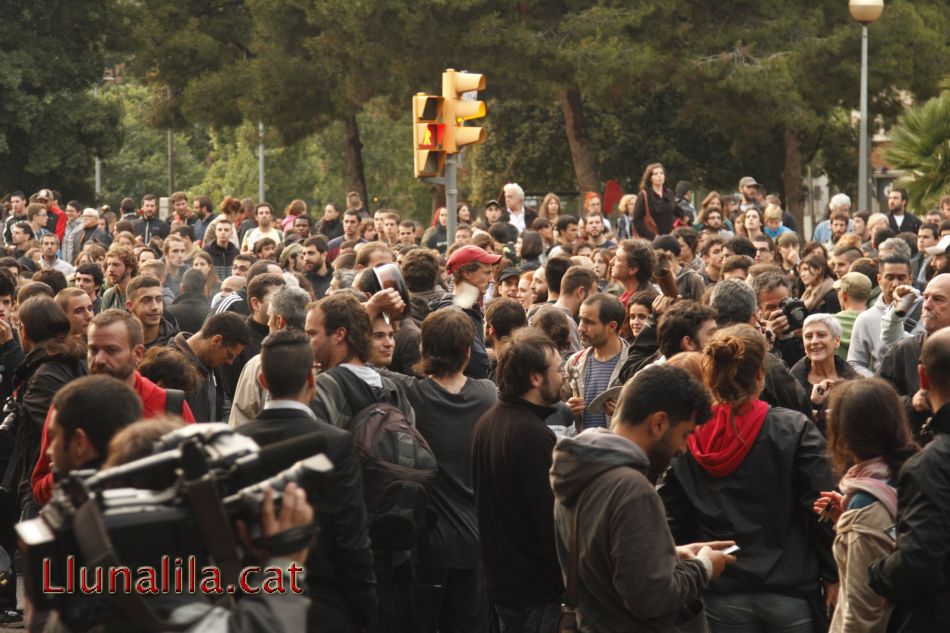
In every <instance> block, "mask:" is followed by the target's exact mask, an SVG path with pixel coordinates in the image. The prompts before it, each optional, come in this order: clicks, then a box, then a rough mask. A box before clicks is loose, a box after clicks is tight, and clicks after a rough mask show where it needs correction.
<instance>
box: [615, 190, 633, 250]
mask: <svg viewBox="0 0 950 633" xmlns="http://www.w3.org/2000/svg"><path fill="white" fill-rule="evenodd" d="M636 206H637V196H636V195H635V194H632V193H628V194H627V195H625V196H624V197H622V198H620V203H619V204H618V205H617V212H618V213H619V215H618V216H617V242H618V243H619V242H620V241H621V240H629V239H630V237H631V233H632V228H631V227H632V225H633V209H634V207H636Z"/></svg>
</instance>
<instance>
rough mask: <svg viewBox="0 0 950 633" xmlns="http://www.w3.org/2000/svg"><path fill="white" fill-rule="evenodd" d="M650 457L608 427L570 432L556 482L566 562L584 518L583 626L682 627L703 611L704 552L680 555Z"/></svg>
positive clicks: (602, 629) (557, 461) (609, 630)
mask: <svg viewBox="0 0 950 633" xmlns="http://www.w3.org/2000/svg"><path fill="white" fill-rule="evenodd" d="M649 467H650V461H649V459H648V458H647V455H646V453H644V451H643V450H642V449H641V448H640V447H639V446H637V445H636V444H634V443H633V442H631V441H630V440H628V439H626V438H624V437H621V436H619V435H616V434H614V433H611V432H610V431H607V430H606V429H588V430H587V431H584V432H583V433H581V434H580V435H578V436H577V437H574V438H563V439H561V440H560V441H559V442H558V443H557V446H556V448H555V450H554V463H553V466H552V467H551V484H552V487H553V488H554V497H555V504H554V524H555V541H556V546H557V553H558V559H559V560H560V563H561V568H562V570H564V571H565V573H566V571H567V569H568V565H569V562H570V558H571V556H570V549H571V531H572V527H573V522H574V514H575V512H577V511H579V512H580V515H579V517H578V521H577V547H578V568H577V583H576V584H577V599H578V606H577V611H578V624H579V626H580V629H581V630H582V631H597V632H598V633H614V632H616V633H621V632H624V633H630V632H635V631H651V632H655V631H676V630H677V626H676V624H677V623H678V622H684V621H686V620H688V619H690V618H692V617H695V616H696V615H699V614H701V612H702V605H701V603H700V601H699V599H700V596H701V595H702V592H703V589H704V587H705V586H706V583H707V576H706V570H705V568H704V565H703V563H702V562H701V561H700V560H699V559H690V560H677V559H676V549H675V546H674V543H673V536H672V534H671V533H670V530H669V528H668V527H667V523H666V514H665V510H664V508H663V502H662V501H661V500H660V497H659V495H658V494H657V493H656V490H655V488H654V487H653V484H651V483H650V481H649V479H647V472H648V470H649Z"/></svg>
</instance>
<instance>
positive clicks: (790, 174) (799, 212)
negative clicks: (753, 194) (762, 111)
mask: <svg viewBox="0 0 950 633" xmlns="http://www.w3.org/2000/svg"><path fill="white" fill-rule="evenodd" d="M804 182H805V176H804V174H803V167H802V135H801V132H799V131H798V130H795V129H792V128H786V129H785V169H783V170H782V183H783V184H784V186H785V206H786V207H788V212H789V213H791V214H792V215H793V216H795V221H796V222H798V228H799V232H804V230H805V221H804V206H803V202H804V196H803V195H802V186H803V184H804Z"/></svg>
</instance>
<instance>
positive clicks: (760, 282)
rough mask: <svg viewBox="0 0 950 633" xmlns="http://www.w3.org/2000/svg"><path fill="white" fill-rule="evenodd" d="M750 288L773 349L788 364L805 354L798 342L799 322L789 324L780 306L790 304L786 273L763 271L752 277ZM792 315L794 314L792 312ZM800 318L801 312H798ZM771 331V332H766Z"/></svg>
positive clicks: (799, 338)
mask: <svg viewBox="0 0 950 633" xmlns="http://www.w3.org/2000/svg"><path fill="white" fill-rule="evenodd" d="M752 290H754V291H755V296H756V299H757V301H758V304H759V318H760V319H761V320H762V321H763V322H764V325H765V330H766V337H767V338H769V339H770V340H771V342H772V347H773V350H774V351H775V352H776V353H777V354H778V355H779V357H780V358H781V359H782V360H784V361H785V363H786V364H787V365H788V366H789V367H791V366H793V365H795V363H797V362H798V361H800V360H801V359H802V358H804V356H805V347H804V345H803V343H802V336H801V327H802V323H801V322H796V323H792V324H791V326H795V327H790V324H789V314H788V313H787V312H786V310H783V307H784V306H791V305H794V304H792V303H791V302H788V303H786V302H787V300H788V299H789V298H790V297H791V288H790V284H789V280H788V277H786V276H785V275H783V274H781V273H778V272H764V273H761V274H759V275H756V276H755V277H753V278H752ZM792 316H793V320H794V317H796V316H798V315H797V314H796V313H794V312H793V313H792ZM801 317H802V319H801V321H802V322H803V321H804V317H805V315H804V314H802V315H801ZM769 333H771V334H769Z"/></svg>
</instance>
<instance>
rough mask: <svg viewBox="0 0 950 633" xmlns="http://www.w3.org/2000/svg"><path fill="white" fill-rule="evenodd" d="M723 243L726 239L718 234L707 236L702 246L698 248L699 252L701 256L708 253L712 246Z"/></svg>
mask: <svg viewBox="0 0 950 633" xmlns="http://www.w3.org/2000/svg"><path fill="white" fill-rule="evenodd" d="M725 243H726V240H724V239H722V238H721V237H719V236H718V235H713V236H711V237H707V238H706V241H705V242H703V247H702V248H701V249H700V252H699V254H700V255H702V256H706V255H709V251H711V250H712V247H713V246H716V245H719V246H722V245H724V244H725Z"/></svg>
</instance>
